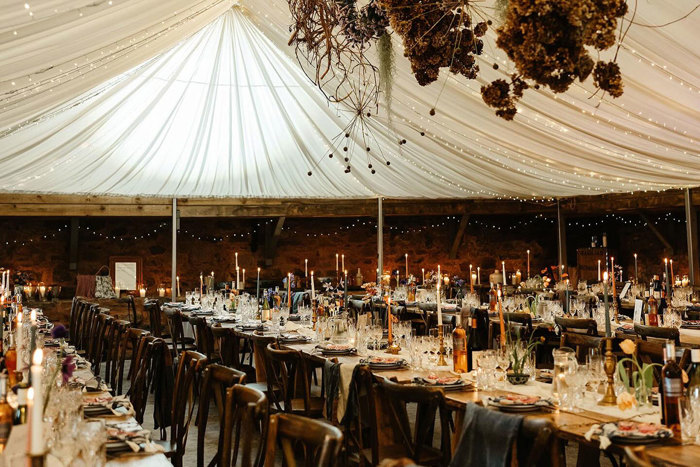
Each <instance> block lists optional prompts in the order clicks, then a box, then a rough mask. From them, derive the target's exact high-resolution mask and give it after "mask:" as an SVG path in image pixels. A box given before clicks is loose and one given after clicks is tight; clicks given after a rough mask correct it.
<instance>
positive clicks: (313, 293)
mask: <svg viewBox="0 0 700 467" xmlns="http://www.w3.org/2000/svg"><path fill="white" fill-rule="evenodd" d="M311 300H312V301H313V300H316V288H315V286H314V272H313V271H311Z"/></svg>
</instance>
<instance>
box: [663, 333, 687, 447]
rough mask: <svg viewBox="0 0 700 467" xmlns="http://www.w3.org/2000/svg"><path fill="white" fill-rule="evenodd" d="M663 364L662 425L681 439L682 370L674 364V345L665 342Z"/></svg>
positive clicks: (670, 342) (673, 343) (671, 342)
mask: <svg viewBox="0 0 700 467" xmlns="http://www.w3.org/2000/svg"><path fill="white" fill-rule="evenodd" d="M664 357H665V364H664V366H663V368H662V369H661V380H662V386H663V393H662V395H661V404H662V408H663V410H662V416H663V420H662V421H663V423H664V424H665V425H666V426H667V427H668V428H669V429H670V430H671V431H672V432H673V436H674V437H675V438H677V439H681V399H682V397H683V370H681V367H680V366H678V363H676V344H675V342H673V341H666V353H665V356H664Z"/></svg>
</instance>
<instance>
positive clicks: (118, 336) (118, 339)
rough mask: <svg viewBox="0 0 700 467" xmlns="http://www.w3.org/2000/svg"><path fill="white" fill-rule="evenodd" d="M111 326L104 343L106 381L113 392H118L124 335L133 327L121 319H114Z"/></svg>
mask: <svg viewBox="0 0 700 467" xmlns="http://www.w3.org/2000/svg"><path fill="white" fill-rule="evenodd" d="M110 324H111V325H110V327H109V329H108V330H107V333H106V340H105V343H104V346H105V349H104V354H105V381H107V382H108V383H109V385H110V387H111V388H112V390H113V391H116V390H117V387H118V385H119V381H118V376H119V351H120V347H121V343H122V340H123V339H124V334H125V333H126V330H127V329H129V328H130V327H131V323H130V322H129V321H125V320H121V319H112V322H111V323H110Z"/></svg>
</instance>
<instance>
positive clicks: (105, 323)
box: [86, 313, 112, 375]
mask: <svg viewBox="0 0 700 467" xmlns="http://www.w3.org/2000/svg"><path fill="white" fill-rule="evenodd" d="M111 326H112V317H111V316H109V315H108V314H105V313H97V314H95V315H94V316H93V318H92V327H91V328H92V330H91V332H90V340H89V344H88V348H87V355H86V356H87V359H88V361H89V362H90V366H91V368H92V372H93V373H94V374H95V375H99V374H100V367H101V366H102V357H103V352H104V347H105V341H106V339H107V332H108V330H109V328H111Z"/></svg>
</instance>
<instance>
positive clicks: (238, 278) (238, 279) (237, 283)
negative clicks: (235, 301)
mask: <svg viewBox="0 0 700 467" xmlns="http://www.w3.org/2000/svg"><path fill="white" fill-rule="evenodd" d="M240 272H241V271H240V269H239V268H238V266H236V290H241V274H240Z"/></svg>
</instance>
